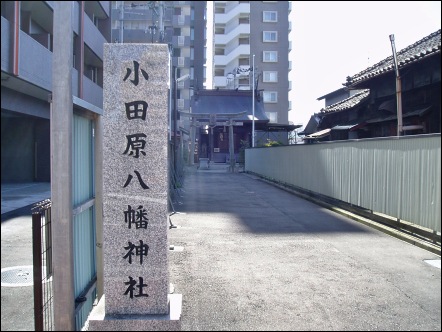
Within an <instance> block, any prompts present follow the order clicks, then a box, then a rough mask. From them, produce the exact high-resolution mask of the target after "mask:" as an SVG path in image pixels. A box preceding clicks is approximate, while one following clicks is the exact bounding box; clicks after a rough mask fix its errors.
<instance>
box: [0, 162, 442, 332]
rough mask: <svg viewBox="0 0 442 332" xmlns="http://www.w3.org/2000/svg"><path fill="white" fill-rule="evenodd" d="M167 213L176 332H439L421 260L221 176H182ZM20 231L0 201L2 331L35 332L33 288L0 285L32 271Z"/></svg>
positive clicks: (273, 191) (275, 193)
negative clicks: (178, 299)
mask: <svg viewBox="0 0 442 332" xmlns="http://www.w3.org/2000/svg"><path fill="white" fill-rule="evenodd" d="M2 191H3V190H2ZM2 196H3V192H2ZM174 208H175V211H176V212H177V213H175V214H173V215H172V216H171V217H170V220H171V222H172V224H173V225H174V226H176V227H175V228H171V229H170V230H169V233H168V235H169V243H170V245H171V249H173V250H170V251H169V270H170V282H171V284H172V285H173V290H174V292H175V293H176V294H181V295H182V298H183V303H182V315H181V326H182V330H183V331H221V330H224V331H240V330H243V331H246V330H247V331H265V330H267V331H275V330H276V331H277V330H287V331H301V330H302V331H317V330H327V331H332V330H347V331H350V330H351V331H355V330H360V331H368V330H379V331H380V330H382V331H402V330H414V331H418V330H419V331H440V329H441V269H440V262H441V261H440V256H438V255H436V254H434V253H432V252H430V251H428V250H425V249H423V248H421V247H418V246H415V245H412V244H410V243H408V242H405V241H402V240H401V239H399V238H397V237H393V236H390V235H388V234H386V233H384V232H382V231H380V230H378V229H374V228H372V227H369V226H367V225H366V224H362V223H360V222H358V221H356V220H353V219H350V218H347V217H345V216H343V215H341V214H338V213H336V212H334V211H332V210H330V209H327V208H325V207H323V206H320V205H317V204H314V203H312V202H310V201H308V200H305V199H302V198H300V197H298V196H296V195H293V194H291V193H289V192H287V191H284V190H282V189H280V188H278V187H275V186H273V185H271V184H269V183H267V182H265V181H263V180H261V179H259V178H258V177H256V176H253V175H249V174H246V173H229V172H227V168H226V167H211V169H200V170H196V168H191V169H188V171H187V173H186V176H185V180H184V187H183V189H182V190H181V197H179V198H178V200H177V201H175V203H174ZM23 213H24V214H23ZM31 229H32V228H31V215H30V213H29V215H27V214H26V211H25V210H22V214H21V215H20V214H16V215H14V214H10V217H9V218H5V220H4V219H3V197H2V223H1V244H2V246H1V250H2V254H1V257H2V259H1V267H2V304H1V306H2V323H1V330H2V331H32V330H34V323H33V294H32V291H33V287H32V285H30V286H29V285H27V286H18V287H10V286H4V285H3V269H4V268H9V267H17V266H30V265H32V255H31Z"/></svg>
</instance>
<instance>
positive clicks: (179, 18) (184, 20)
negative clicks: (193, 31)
mask: <svg viewBox="0 0 442 332" xmlns="http://www.w3.org/2000/svg"><path fill="white" fill-rule="evenodd" d="M190 23H191V19H190V15H174V16H173V18H172V25H173V26H174V27H180V26H183V27H184V26H190Z"/></svg>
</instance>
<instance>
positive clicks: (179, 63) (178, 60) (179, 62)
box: [172, 56, 193, 68]
mask: <svg viewBox="0 0 442 332" xmlns="http://www.w3.org/2000/svg"><path fill="white" fill-rule="evenodd" d="M192 64H193V61H192V60H190V58H189V57H183V56H179V57H173V58H172V65H173V66H175V67H178V68H190V67H191V66H192Z"/></svg>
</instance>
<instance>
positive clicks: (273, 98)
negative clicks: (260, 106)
mask: <svg viewBox="0 0 442 332" xmlns="http://www.w3.org/2000/svg"><path fill="white" fill-rule="evenodd" d="M263 100H264V102H265V103H277V102H278V92H276V91H264V93H263Z"/></svg>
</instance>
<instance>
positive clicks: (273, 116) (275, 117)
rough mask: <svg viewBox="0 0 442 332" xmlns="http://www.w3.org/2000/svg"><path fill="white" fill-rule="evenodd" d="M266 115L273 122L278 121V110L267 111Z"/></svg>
mask: <svg viewBox="0 0 442 332" xmlns="http://www.w3.org/2000/svg"><path fill="white" fill-rule="evenodd" d="M266 116H267V117H268V118H269V122H271V123H277V122H278V113H277V112H266Z"/></svg>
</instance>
